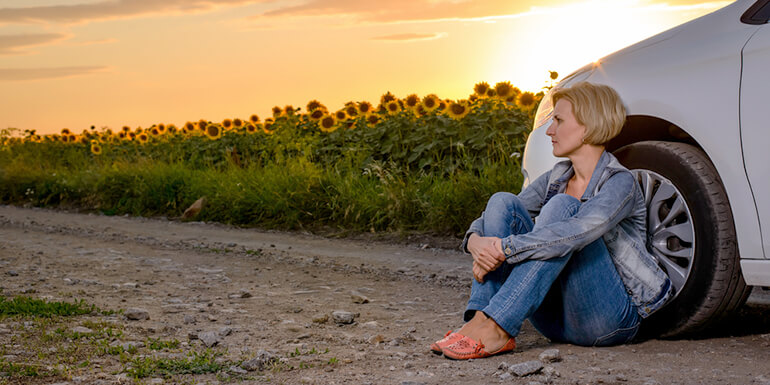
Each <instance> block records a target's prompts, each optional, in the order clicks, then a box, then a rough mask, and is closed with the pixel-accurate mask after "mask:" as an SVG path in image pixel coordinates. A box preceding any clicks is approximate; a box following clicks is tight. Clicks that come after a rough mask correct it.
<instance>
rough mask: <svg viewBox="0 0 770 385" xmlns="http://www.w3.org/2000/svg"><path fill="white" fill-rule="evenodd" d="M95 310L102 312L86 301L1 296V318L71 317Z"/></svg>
mask: <svg viewBox="0 0 770 385" xmlns="http://www.w3.org/2000/svg"><path fill="white" fill-rule="evenodd" d="M95 312H102V311H101V310H99V308H97V307H96V306H94V305H88V304H86V303H85V301H83V300H80V301H75V302H73V303H69V302H59V301H55V302H48V301H45V300H42V299H37V298H31V297H26V296H18V297H14V298H13V299H11V300H7V299H6V298H5V297H2V296H0V318H5V317H10V316H26V317H47V318H50V317H53V316H62V317H71V316H77V315H83V314H90V313H95ZM102 313H103V314H111V313H110V312H109V311H107V312H102Z"/></svg>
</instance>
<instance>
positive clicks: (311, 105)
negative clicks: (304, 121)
mask: <svg viewBox="0 0 770 385" xmlns="http://www.w3.org/2000/svg"><path fill="white" fill-rule="evenodd" d="M317 109H326V107H325V106H324V105H323V104H321V102H319V101H318V100H315V99H313V100H311V101H309V102H307V111H308V112H313V111H315V110H317Z"/></svg>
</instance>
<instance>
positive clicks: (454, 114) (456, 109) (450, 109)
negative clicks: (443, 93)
mask: <svg viewBox="0 0 770 385" xmlns="http://www.w3.org/2000/svg"><path fill="white" fill-rule="evenodd" d="M468 112H470V108H469V107H468V102H466V101H464V100H463V101H458V102H452V103H450V104H449V105H448V106H447V109H446V114H447V115H449V116H450V117H451V118H452V119H455V120H460V119H462V118H464V117H465V115H468Z"/></svg>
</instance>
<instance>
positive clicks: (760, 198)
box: [731, 24, 770, 258]
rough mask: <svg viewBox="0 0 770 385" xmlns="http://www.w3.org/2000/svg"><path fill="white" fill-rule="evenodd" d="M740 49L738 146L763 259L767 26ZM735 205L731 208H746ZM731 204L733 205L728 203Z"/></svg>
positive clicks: (769, 187) (769, 103)
mask: <svg viewBox="0 0 770 385" xmlns="http://www.w3.org/2000/svg"><path fill="white" fill-rule="evenodd" d="M757 28H758V31H757V32H756V33H755V34H754V35H753V36H752V37H751V39H750V40H749V41H748V43H747V44H746V46H745V47H744V49H743V74H742V77H741V92H740V95H741V96H740V97H741V99H740V122H741V143H742V146H743V157H744V163H745V167H746V175H747V176H748V178H749V183H750V184H751V190H752V193H753V194H754V201H755V202H754V203H755V204H756V208H757V212H758V214H759V224H760V228H761V232H762V247H763V250H764V255H765V258H768V256H770V250H768V248H770V25H768V24H765V25H762V26H759V27H757ZM749 203H750V202H744V203H741V202H736V203H735V204H749ZM731 204H733V202H731Z"/></svg>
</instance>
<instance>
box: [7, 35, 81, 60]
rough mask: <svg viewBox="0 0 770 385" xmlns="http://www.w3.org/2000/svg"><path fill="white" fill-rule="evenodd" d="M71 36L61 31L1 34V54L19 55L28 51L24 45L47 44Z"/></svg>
mask: <svg viewBox="0 0 770 385" xmlns="http://www.w3.org/2000/svg"><path fill="white" fill-rule="evenodd" d="M67 37H69V36H67V35H63V34H59V33H29V34H18V35H0V55H18V54H23V53H26V51H24V50H23V49H22V48H23V47H32V46H37V45H46V44H50V43H53V42H55V41H58V40H62V39H65V38H67Z"/></svg>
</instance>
